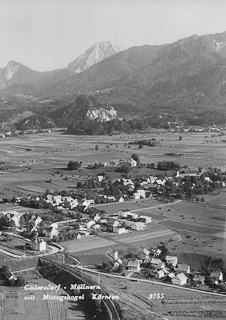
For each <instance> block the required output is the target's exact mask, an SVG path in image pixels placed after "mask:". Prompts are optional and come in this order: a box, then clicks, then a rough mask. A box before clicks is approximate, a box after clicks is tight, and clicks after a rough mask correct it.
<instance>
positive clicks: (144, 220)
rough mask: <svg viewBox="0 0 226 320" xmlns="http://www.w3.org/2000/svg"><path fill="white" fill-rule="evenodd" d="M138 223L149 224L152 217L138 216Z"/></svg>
mask: <svg viewBox="0 0 226 320" xmlns="http://www.w3.org/2000/svg"><path fill="white" fill-rule="evenodd" d="M139 220H140V222H143V223H151V222H152V217H147V216H139Z"/></svg>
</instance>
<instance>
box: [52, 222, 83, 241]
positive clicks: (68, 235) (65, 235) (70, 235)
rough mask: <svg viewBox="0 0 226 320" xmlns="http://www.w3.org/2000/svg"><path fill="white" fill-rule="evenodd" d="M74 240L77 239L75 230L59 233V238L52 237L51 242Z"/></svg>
mask: <svg viewBox="0 0 226 320" xmlns="http://www.w3.org/2000/svg"><path fill="white" fill-rule="evenodd" d="M77 228H79V225H78V226H77ZM76 238H77V232H76V231H75V230H69V231H62V232H60V234H59V236H53V238H52V241H53V242H61V241H68V240H73V239H76Z"/></svg>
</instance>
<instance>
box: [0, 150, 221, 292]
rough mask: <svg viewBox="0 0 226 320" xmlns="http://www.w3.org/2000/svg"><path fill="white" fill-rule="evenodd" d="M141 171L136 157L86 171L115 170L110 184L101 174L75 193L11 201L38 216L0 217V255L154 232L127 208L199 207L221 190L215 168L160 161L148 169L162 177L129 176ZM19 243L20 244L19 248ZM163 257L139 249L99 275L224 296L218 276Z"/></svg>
mask: <svg viewBox="0 0 226 320" xmlns="http://www.w3.org/2000/svg"><path fill="white" fill-rule="evenodd" d="M142 166H144V164H142V163H141V162H140V159H139V156H138V155H137V154H133V155H132V156H131V158H129V159H127V160H119V163H118V164H117V165H116V163H115V162H114V161H109V162H104V163H94V164H93V165H88V167H87V168H88V169H89V170H92V169H93V170H95V169H96V168H101V169H102V168H103V169H105V168H113V169H114V170H116V172H120V173H121V177H120V178H118V179H116V178H109V177H108V176H107V174H106V172H105V171H104V170H103V173H102V174H97V176H96V177H95V176H93V177H92V178H88V179H83V180H82V181H78V182H77V190H73V191H71V192H69V191H67V192H66V191H65V190H62V191H61V192H54V193H53V194H52V193H51V192H50V191H49V190H46V192H45V194H43V195H37V196H35V195H30V196H28V197H27V198H20V197H17V198H13V199H12V200H11V201H12V202H13V203H14V205H15V206H17V207H19V208H21V207H24V208H25V207H28V208H33V209H42V210H41V211H42V212H40V213H37V211H36V212H35V213H32V212H26V213H23V212H21V209H20V210H19V211H20V212H19V211H16V207H15V210H11V211H10V210H5V211H2V212H1V217H0V222H1V229H2V233H1V238H0V241H1V242H0V247H1V250H4V247H5V250H6V251H8V252H10V251H11V253H13V254H15V252H16V248H17V251H21V252H20V255H21V256H22V257H26V256H29V255H32V254H34V255H40V254H41V255H43V254H50V253H51V251H52V249H51V245H52V244H55V246H57V243H59V242H65V241H70V240H73V239H74V240H75V241H76V240H78V241H81V242H82V241H83V237H85V236H92V235H98V236H100V237H102V236H103V237H105V235H108V234H109V235H110V234H115V235H118V236H120V235H126V234H130V233H137V232H138V233H142V232H143V231H145V230H146V231H148V230H151V229H152V217H151V216H149V215H145V213H143V212H142V210H135V211H134V210H131V209H128V208H126V207H127V204H128V203H131V202H132V203H136V202H140V201H149V200H152V199H157V200H159V201H161V202H164V203H171V202H172V203H173V202H175V201H178V200H179V201H181V199H187V200H190V201H196V202H197V201H198V202H203V201H204V197H203V196H204V195H205V194H208V193H210V192H212V191H213V190H215V189H220V188H224V187H225V181H226V175H225V173H224V172H222V171H221V170H218V169H217V168H210V169H208V170H206V171H203V170H202V168H200V167H199V168H197V169H193V170H191V169H189V168H186V167H185V168H180V166H179V165H178V164H177V163H175V162H172V161H162V162H160V161H159V162H158V163H157V164H151V165H150V167H151V168H152V169H153V168H156V169H158V170H162V173H161V174H158V175H156V176H153V175H150V176H138V177H137V176H135V175H133V170H134V169H136V168H140V167H142ZM146 167H148V165H146ZM169 170H170V171H169ZM73 172H74V170H73ZM169 172H171V174H169ZM6 202H7V201H6ZM114 203H121V204H123V206H124V208H122V209H120V210H117V211H115V212H114V213H112V214H107V213H106V211H105V210H103V209H101V205H104V204H108V205H111V204H114ZM16 237H19V238H16ZM15 239H16V241H15ZM18 239H19V240H18ZM23 240H24V242H23ZM18 241H19V242H22V244H21V243H20V246H18ZM14 242H16V245H14ZM59 248H60V246H58V249H59ZM163 253H164V252H162V248H152V249H150V250H148V249H147V248H143V250H142V252H141V253H140V254H139V255H138V257H137V258H136V257H133V258H132V259H126V258H125V257H121V258H119V257H118V253H117V252H116V253H115V256H114V257H112V259H111V262H109V264H103V270H104V271H107V272H113V273H114V272H120V273H121V274H124V275H125V277H134V276H135V275H136V276H137V275H138V276H139V277H141V278H148V279H152V278H154V279H155V280H156V281H164V282H170V283H172V284H175V285H179V286H187V285H189V286H195V287H198V286H203V287H205V286H207V287H208V288H209V287H210V288H213V289H214V290H220V291H225V282H224V279H223V273H222V270H212V272H210V271H209V270H207V271H205V272H204V273H202V272H201V271H199V272H198V273H197V272H196V273H194V272H192V270H191V267H190V266H189V265H186V264H184V263H182V262H180V261H178V257H177V255H166V254H163Z"/></svg>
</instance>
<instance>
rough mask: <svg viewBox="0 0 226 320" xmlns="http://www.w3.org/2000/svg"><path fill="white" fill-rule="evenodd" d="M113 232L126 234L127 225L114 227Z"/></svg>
mask: <svg viewBox="0 0 226 320" xmlns="http://www.w3.org/2000/svg"><path fill="white" fill-rule="evenodd" d="M113 232H114V233H117V234H124V233H126V229H125V227H113Z"/></svg>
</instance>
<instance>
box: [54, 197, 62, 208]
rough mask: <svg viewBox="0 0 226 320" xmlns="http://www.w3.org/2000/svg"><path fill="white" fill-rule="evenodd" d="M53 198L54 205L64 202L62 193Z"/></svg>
mask: <svg viewBox="0 0 226 320" xmlns="http://www.w3.org/2000/svg"><path fill="white" fill-rule="evenodd" d="M52 200H53V205H55V206H59V205H60V204H61V202H62V198H61V195H58V196H53V197H52Z"/></svg>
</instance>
